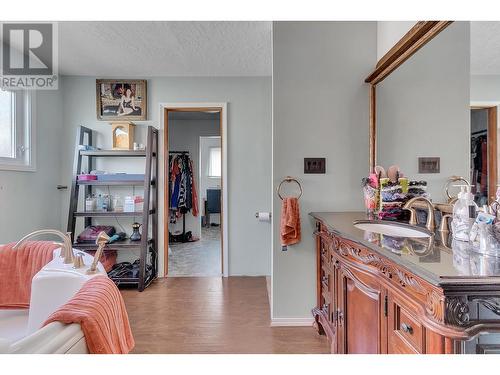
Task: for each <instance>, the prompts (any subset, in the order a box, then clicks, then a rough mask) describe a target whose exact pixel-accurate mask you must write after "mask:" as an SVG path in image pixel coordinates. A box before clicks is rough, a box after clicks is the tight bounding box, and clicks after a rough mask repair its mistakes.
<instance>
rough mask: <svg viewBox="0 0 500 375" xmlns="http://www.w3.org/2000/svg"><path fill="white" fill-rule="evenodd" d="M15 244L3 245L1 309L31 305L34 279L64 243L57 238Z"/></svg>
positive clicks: (0, 249)
mask: <svg viewBox="0 0 500 375" xmlns="http://www.w3.org/2000/svg"><path fill="white" fill-rule="evenodd" d="M14 245H15V244H14V243H10V244H7V245H3V246H0V309H27V308H29V305H30V296H31V280H32V279H33V277H34V276H35V275H36V274H37V273H38V271H40V270H41V269H42V268H43V267H44V266H45V265H46V264H47V263H49V262H50V261H51V260H52V259H53V253H54V250H55V249H57V248H58V247H60V245H57V244H55V243H54V242H53V241H27V242H25V243H23V244H22V245H21V246H19V248H17V249H16V250H14V249H13V247H14Z"/></svg>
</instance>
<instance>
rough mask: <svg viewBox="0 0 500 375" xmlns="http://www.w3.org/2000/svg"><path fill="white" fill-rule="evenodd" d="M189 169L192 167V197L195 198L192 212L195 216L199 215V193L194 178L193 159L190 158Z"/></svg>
mask: <svg viewBox="0 0 500 375" xmlns="http://www.w3.org/2000/svg"><path fill="white" fill-rule="evenodd" d="M189 169H191V178H192V181H191V198H192V200H193V202H192V210H193V211H192V213H193V216H195V217H196V216H198V193H197V192H196V182H195V180H194V168H193V161H192V160H189Z"/></svg>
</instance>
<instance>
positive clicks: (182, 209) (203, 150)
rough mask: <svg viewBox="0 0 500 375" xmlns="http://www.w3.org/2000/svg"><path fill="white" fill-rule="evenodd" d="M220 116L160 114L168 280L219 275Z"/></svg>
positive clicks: (215, 111) (217, 111)
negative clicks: (162, 132) (163, 161)
mask: <svg viewBox="0 0 500 375" xmlns="http://www.w3.org/2000/svg"><path fill="white" fill-rule="evenodd" d="M221 116H222V109H221V108H179V109H172V108H168V109H166V111H165V130H166V131H165V166H166V167H167V168H166V177H168V178H165V186H164V189H165V206H164V209H165V210H164V212H165V215H164V216H165V218H164V220H165V236H164V238H165V241H166V245H167V246H165V247H167V249H166V252H165V262H164V263H165V271H166V272H165V273H166V274H167V275H168V276H221V275H222V271H223V270H222V268H223V267H222V266H223V251H222V248H223V247H222V238H223V236H222V225H221V224H222V211H223V207H222V206H223V205H222V196H223V195H222V193H221V192H222V171H223V163H222V147H221V146H222V144H221V143H222V141H221V136H222V126H221V124H222V118H221ZM167 155H168V156H167ZM167 158H168V159H167ZM167 239H168V242H167Z"/></svg>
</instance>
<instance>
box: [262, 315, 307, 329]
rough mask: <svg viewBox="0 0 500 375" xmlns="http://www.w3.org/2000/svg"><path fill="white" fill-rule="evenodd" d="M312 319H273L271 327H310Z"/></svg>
mask: <svg viewBox="0 0 500 375" xmlns="http://www.w3.org/2000/svg"><path fill="white" fill-rule="evenodd" d="M313 323H314V318H313V317H311V318H274V319H271V327H312V325H313Z"/></svg>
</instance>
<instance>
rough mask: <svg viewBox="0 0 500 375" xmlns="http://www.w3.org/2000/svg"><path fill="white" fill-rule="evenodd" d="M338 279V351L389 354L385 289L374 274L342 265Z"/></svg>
mask: <svg viewBox="0 0 500 375" xmlns="http://www.w3.org/2000/svg"><path fill="white" fill-rule="evenodd" d="M338 278H339V281H338V288H339V291H338V294H337V296H338V301H337V305H338V307H337V327H338V331H337V337H338V342H337V346H338V351H339V353H345V354H379V353H387V340H386V337H387V317H386V316H385V315H386V314H385V294H386V293H385V291H384V290H382V288H381V285H380V284H379V283H378V282H377V281H376V279H375V278H374V277H373V276H369V275H367V274H364V273H362V272H357V271H353V270H351V269H347V268H345V267H342V266H341V267H340V268H339V269H338Z"/></svg>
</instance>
